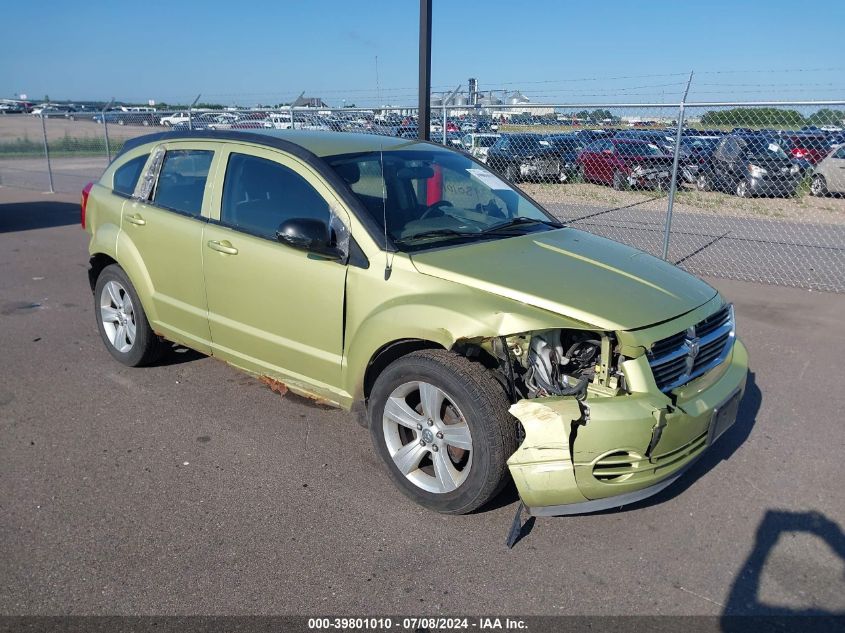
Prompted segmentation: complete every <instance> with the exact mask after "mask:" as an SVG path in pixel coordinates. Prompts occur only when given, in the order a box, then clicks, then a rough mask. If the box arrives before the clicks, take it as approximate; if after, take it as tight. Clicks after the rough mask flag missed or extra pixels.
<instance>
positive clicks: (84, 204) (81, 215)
mask: <svg viewBox="0 0 845 633" xmlns="http://www.w3.org/2000/svg"><path fill="white" fill-rule="evenodd" d="M93 186H94V183H93V182H89V183H88V184H87V185H85V188H84V189H83V190H82V203H81V204H80V209H79V223H80V224H81V225H82V228H83V229H84V228H85V208H86V207H87V206H88V194H89V193H91V187H93Z"/></svg>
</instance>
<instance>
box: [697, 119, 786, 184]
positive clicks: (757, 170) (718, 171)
mask: <svg viewBox="0 0 845 633" xmlns="http://www.w3.org/2000/svg"><path fill="white" fill-rule="evenodd" d="M800 179H801V167H800V166H799V165H798V164H797V163H796V162H795V161H793V160H791V159H790V157H789V155H788V154H787V153H786V152H785V151H784V150H783V148H782V147H781V145H780V144H779V143H778V142H777V139H775V138H773V137H771V136H767V135H761V134H731V135H729V136H725V137H724V138H722V140H721V141H719V144H718V145H717V146H716V149H715V150H714V151H713V156H712V157H711V159H710V162H709V164H708V165H707V166H706V168H704V169H702V170H701V171H700V172H699V174H698V178H697V180H696V186H697V188H698V189H699V190H700V191H711V190H718V191H728V192H731V193H734V194H736V195H737V196H740V197H742V198H748V197H750V196H791V195H793V194H794V193H795V189H796V187H797V186H798V182H799V181H800Z"/></svg>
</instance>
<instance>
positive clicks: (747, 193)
mask: <svg viewBox="0 0 845 633" xmlns="http://www.w3.org/2000/svg"><path fill="white" fill-rule="evenodd" d="M734 193H735V194H736V195H737V196H739V197H740V198H750V197H751V190H750V189H749V188H748V181H746V180H745V179H744V178H743V179H742V180H740V181H739V182H738V183H736V187H735V188H734Z"/></svg>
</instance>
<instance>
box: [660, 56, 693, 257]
mask: <svg viewBox="0 0 845 633" xmlns="http://www.w3.org/2000/svg"><path fill="white" fill-rule="evenodd" d="M691 83H692V71H690V74H689V79H688V80H687V87H686V89H685V90H684V96H683V98H682V99H681V104H680V105H679V106H678V129H677V131H676V132H675V152H674V156H673V157H672V179H671V180H670V181H669V203H668V205H667V207H666V223H665V226H664V227H663V259H666V260H668V259H669V235H670V232H671V230H672V209H673V208H674V206H675V192H676V190H677V189H678V161H679V159H680V155H681V135H682V134H683V131H684V107H685V106H686V102H687V94H689V86H690V84H691Z"/></svg>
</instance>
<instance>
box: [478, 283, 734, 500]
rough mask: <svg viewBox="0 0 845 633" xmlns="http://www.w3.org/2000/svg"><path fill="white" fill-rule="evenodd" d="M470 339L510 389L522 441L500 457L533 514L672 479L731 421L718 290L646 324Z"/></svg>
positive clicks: (651, 488) (730, 382)
mask: <svg viewBox="0 0 845 633" xmlns="http://www.w3.org/2000/svg"><path fill="white" fill-rule="evenodd" d="M481 347H483V348H484V349H485V350H486V352H487V353H488V354H489V355H490V356H492V357H494V358H495V359H496V362H497V363H498V367H497V368H496V373H497V375H498V377H499V379H500V380H501V381H502V383H503V385H504V387H505V388H506V390H507V391H508V392H509V394H510V396H511V401H512V403H513V404H512V406H511V407H510V413H511V414H512V415H513V416H514V417H515V418H516V419H517V420H518V421H519V425H520V440H521V441H520V446H519V448H518V449H517V450H516V452H514V453H513V454H512V455H511V456H510V458H509V459H508V462H507V463H508V466H509V468H510V472H511V475H512V477H513V480H514V482H515V484H516V487H517V490H518V491H519V495H520V497H521V499H522V501H523V503H524V504H525V506H526V507H527V508H528V511H529V513H531V514H533V515H536V516H544V515H564V514H580V513H585V512H595V511H599V510H603V509H608V508H615V507H620V506H623V505H626V504H629V503H633V502H635V501H639V500H640V499H643V498H646V497H648V496H651V495H653V494H656V493H657V492H659V491H660V490H662V489H663V488H665V487H666V486H668V485H669V484H671V483H672V482H673V481H675V480H676V479H677V478H678V477H679V476H680V475H681V474H682V473H683V472H684V471H685V470H686V469H687V468H688V467H689V466H690V465H691V464H692V463H693V462H694V461H695V460H696V459H697V458H698V457H699V456H700V455H701V454H702V453H703V452H704V451H705V450H706V448H707V447H708V446H709V445H710V444H712V443H713V442H714V441H715V440H716V439H717V437H718V436H719V435H720V434H721V433H722V432H724V430H725V429H726V428H727V427H728V426H730V424H731V423H732V422H733V419H734V418H735V417H736V412H737V407H738V403H739V400H740V398H741V396H742V393H743V390H744V387H745V378H746V374H747V366H748V358H747V353H746V350H745V348H744V347H743V345H742V344H741V343H740V342H739V341H738V340H737V339H736V337H735V328H734V320H733V310H732V308H731V307H730V306H729V305H726V304H724V303H722V300H721V297H718V296H717V297H715V298H714V300H713V301H710V302H708V303H707V304H705V305H704V306H701V307H700V308H698V309H696V310H693V311H691V312H690V313H688V314H686V315H683V316H681V317H678V318H676V319H672V320H670V321H668V322H665V323H661V324H659V325H656V326H653V327H646V328H640V329H638V330H634V331H619V332H604V331H600V330H596V331H585V330H568V329H550V330H542V331H534V332H528V333H523V334H518V335H513V336H506V337H498V338H494V339H489V340H487V341H484V342H482V343H481Z"/></svg>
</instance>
